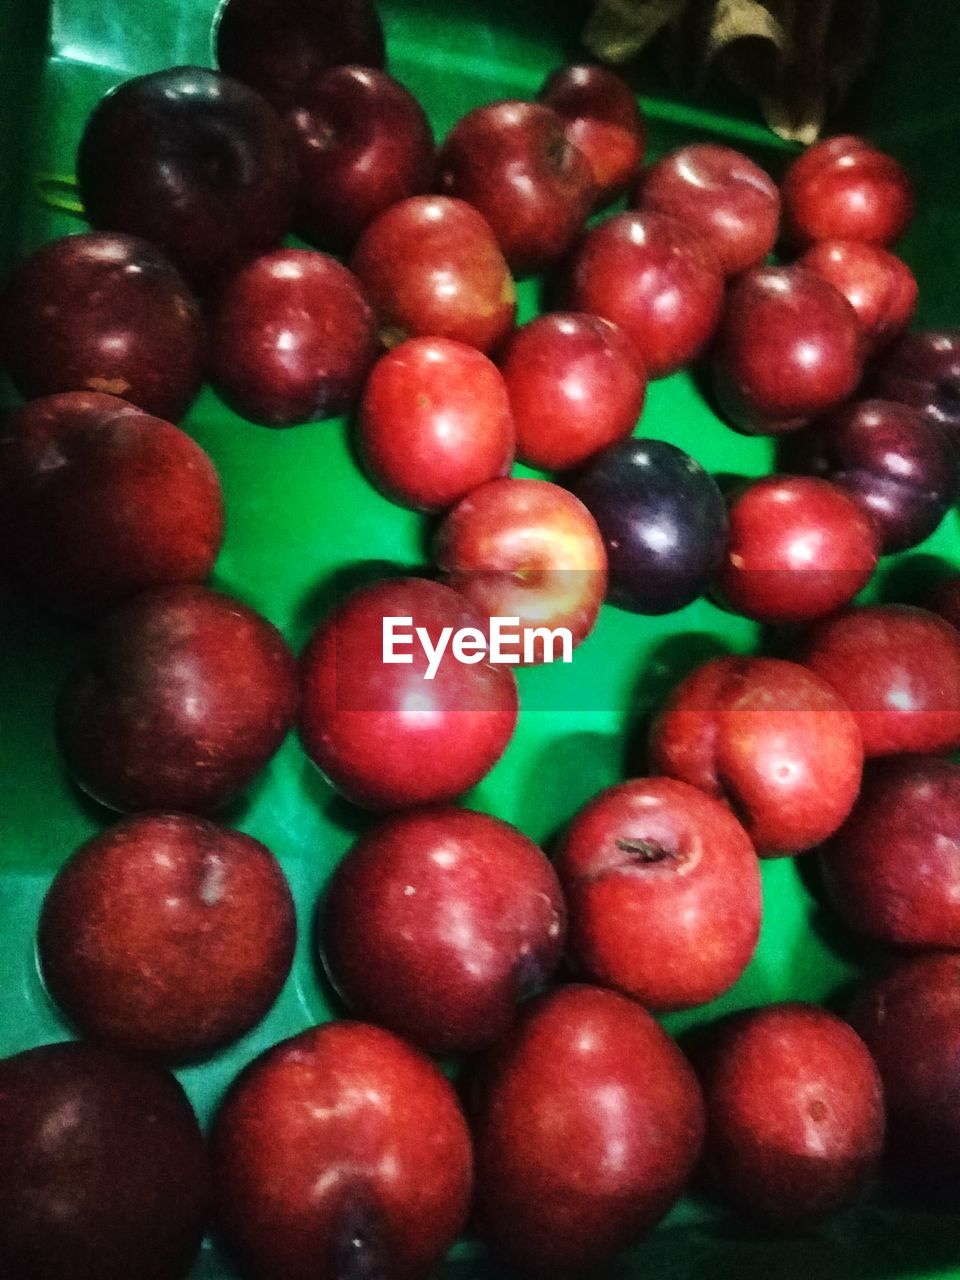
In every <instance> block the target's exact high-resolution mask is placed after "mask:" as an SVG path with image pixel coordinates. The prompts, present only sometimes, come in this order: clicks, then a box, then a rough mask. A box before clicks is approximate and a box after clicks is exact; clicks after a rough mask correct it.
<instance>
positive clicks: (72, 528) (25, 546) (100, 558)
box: [0, 391, 223, 618]
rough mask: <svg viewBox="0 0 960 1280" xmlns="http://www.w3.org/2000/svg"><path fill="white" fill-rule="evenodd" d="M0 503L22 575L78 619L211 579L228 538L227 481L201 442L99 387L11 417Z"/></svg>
mask: <svg viewBox="0 0 960 1280" xmlns="http://www.w3.org/2000/svg"><path fill="white" fill-rule="evenodd" d="M51 462H53V463H54V464H55V465H51ZM0 504H2V505H3V507H4V514H3V517H2V519H3V522H4V524H5V526H6V532H5V538H6V542H7V547H6V556H7V559H8V563H9V567H10V569H11V571H12V574H13V575H14V576H15V578H16V580H17V582H18V584H19V585H20V587H21V588H22V589H23V590H24V591H25V592H26V593H27V594H28V595H29V596H31V597H32V598H33V599H34V600H36V601H38V602H39V603H40V604H43V605H45V606H46V607H47V608H49V609H52V610H54V611H55V612H57V613H62V614H66V615H68V616H70V617H78V618H88V617H93V616H95V615H97V614H100V613H102V612H103V611H104V610H105V609H107V608H109V607H111V606H113V605H115V604H118V603H119V602H120V601H121V600H124V599H126V598H128V597H129V596H132V595H134V594H136V593H137V592H139V591H143V590H145V589H147V588H149V587H155V586H159V585H163V584H167V583H175V582H196V581H201V580H202V579H204V578H206V577H207V575H208V574H209V573H210V571H211V569H212V568H213V565H214V561H215V560H216V558H217V553H218V552H219V550H220V545H221V543H222V541H223V494H222V491H221V489H220V480H219V478H218V476H217V473H216V470H215V469H214V466H213V463H212V462H211V460H210V458H209V457H208V456H207V454H206V453H205V452H204V451H203V449H201V448H200V446H199V445H198V444H196V443H195V442H194V441H193V440H192V439H191V438H190V437H189V436H188V435H186V433H185V432H183V431H180V430H179V429H178V428H177V427H174V426H172V425H171V424H170V423H169V422H162V421H161V420H160V419H159V418H152V417H150V416H149V415H148V414H145V413H142V412H141V411H140V410H139V409H138V408H136V406H134V405H132V404H128V403H127V402H126V401H125V400H118V399H116V398H115V397H114V396H105V395H100V394H98V393H97V392H95V391H68V392H64V393H63V394H62V395H56V396H45V397H44V398H42V399H40V400H34V401H32V402H31V403H29V404H26V405H23V406H21V407H20V408H19V409H17V410H16V411H15V412H14V413H12V414H11V415H10V417H9V419H8V420H7V422H6V424H5V427H4V428H3V429H0Z"/></svg>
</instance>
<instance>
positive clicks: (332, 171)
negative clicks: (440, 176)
mask: <svg viewBox="0 0 960 1280" xmlns="http://www.w3.org/2000/svg"><path fill="white" fill-rule="evenodd" d="M286 119H287V121H288V122H289V124H290V126H291V127H292V130H293V134H294V137H295V139H296V147H297V160H298V163H299V168H300V188H299V199H298V203H297V215H296V224H297V228H298V230H299V231H300V233H301V234H302V235H303V236H305V237H306V238H307V239H308V240H316V241H317V242H318V243H319V244H322V245H324V246H328V247H330V248H333V249H338V250H343V249H349V248H350V247H351V246H352V245H353V244H354V242H355V241H356V239H357V237H358V236H359V235H360V232H361V231H362V230H363V229H364V227H366V226H367V225H368V223H370V222H372V221H373V219H374V218H375V217H377V215H378V214H380V213H382V212H383V211H384V210H385V209H388V208H389V207H390V206H391V205H394V204H396V203H397V201H398V200H404V199H406V198H407V197H408V196H414V195H418V194H419V193H420V192H422V191H426V190H427V189H428V188H429V186H430V181H431V178H432V177H433V156H434V144H433V133H432V131H431V129H430V122H429V121H428V120H427V117H426V114H425V112H424V110H423V108H422V107H421V106H420V103H419V102H418V101H417V100H416V98H415V97H414V96H413V94H412V93H410V92H409V91H408V90H407V89H405V88H404V87H403V85H402V84H400V82H399V81H398V80H394V79H393V77H392V76H388V75H387V73H386V72H385V71H378V70H376V69H375V68H370V67H360V66H339V67H331V68H330V69H329V70H328V71H324V72H323V73H322V74H320V75H318V76H317V77H316V79H315V80H312V81H311V82H310V83H309V85H307V86H305V87H304V89H303V91H302V93H301V96H300V98H299V99H298V101H297V104H296V106H294V107H292V108H291V109H290V111H289V112H288V113H287V115H286Z"/></svg>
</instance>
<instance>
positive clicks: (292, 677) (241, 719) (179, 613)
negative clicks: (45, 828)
mask: <svg viewBox="0 0 960 1280" xmlns="http://www.w3.org/2000/svg"><path fill="white" fill-rule="evenodd" d="M296 702H297V683H296V667H295V664H294V660H293V655H292V654H291V653H290V650H289V649H288V648H287V646H286V644H285V643H284V639H283V636H281V634H280V632H279V631H277V629H276V627H274V626H272V625H271V624H270V623H269V622H268V621H267V620H266V618H263V617H261V616H260V614H258V613H255V612H254V611H253V610H252V609H249V608H248V607H247V606H246V605H243V604H241V603H240V601H239V600H234V599H232V598H231V597H230V596H225V595H221V594H220V593H219V592H218V591H211V590H209V588H207V587H198V586H187V585H184V586H174V587H158V588H156V589H154V590H153V591H145V592H143V593H142V594H141V595H139V596H135V597H134V599H132V600H129V601H127V603H126V604H123V605H121V606H120V607H119V608H118V609H115V610H114V611H113V612H112V613H110V614H108V615H107V616H106V618H104V620H103V622H102V623H101V624H100V626H99V627H98V628H97V631H96V632H95V634H94V637H93V641H92V644H91V646H90V649H89V650H88V652H87V653H86V655H85V656H84V658H83V659H82V660H81V662H80V664H79V666H77V667H76V668H75V669H74V671H73V672H72V673H71V674H70V676H68V678H67V681H66V684H65V685H64V687H63V690H62V692H61V695H60V703H59V707H58V720H59V723H58V728H59V737H60V747H61V750H62V752H63V756H64V760H65V762H66V765H67V769H68V771H69V773H70V774H71V775H72V776H73V778H74V780H75V781H76V782H77V783H78V785H79V786H81V787H82V788H83V789H84V791H86V792H87V793H88V794H89V795H91V796H93V797H94V799H96V800H99V801H100V803H101V804H105V805H108V806H109V807H110V808H113V809H120V810H123V811H125V812H134V811H136V810H140V809H173V810H180V811H182V812H184V813H205V812H207V811H209V810H212V809H216V808H219V807H220V806H222V805H224V804H226V803H227V801H228V800H230V799H232V798H233V796H234V795H236V794H237V792H238V791H240V790H241V789H242V788H243V787H245V786H246V785H247V783H248V782H250V781H251V780H252V779H253V778H254V776H255V775H256V774H257V773H259V772H260V770H261V769H262V768H263V766H264V765H265V764H266V763H267V761H268V760H269V759H270V757H271V756H272V755H273V754H274V752H275V751H276V750H277V748H278V747H279V746H280V743H281V742H282V741H283V738H284V735H285V734H286V732H287V729H288V728H289V727H290V724H291V721H292V719H293V716H294V712H295V709H296Z"/></svg>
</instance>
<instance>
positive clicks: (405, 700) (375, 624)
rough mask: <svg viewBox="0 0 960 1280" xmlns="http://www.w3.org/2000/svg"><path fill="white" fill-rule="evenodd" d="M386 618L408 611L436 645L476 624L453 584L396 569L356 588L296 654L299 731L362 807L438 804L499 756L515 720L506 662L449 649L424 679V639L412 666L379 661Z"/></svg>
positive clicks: (473, 780) (514, 700)
mask: <svg viewBox="0 0 960 1280" xmlns="http://www.w3.org/2000/svg"><path fill="white" fill-rule="evenodd" d="M385 617H409V618H412V620H413V623H412V625H413V627H423V628H425V630H426V631H427V633H428V635H429V637H430V641H431V644H433V645H434V646H435V645H437V643H438V642H439V638H440V632H441V629H442V628H443V627H452V628H453V631H454V633H456V632H457V631H458V630H460V629H461V628H464V627H475V628H477V629H482V627H483V623H482V620H481V619H480V617H479V616H478V615H477V614H476V613H475V612H474V610H473V609H472V608H471V607H470V605H469V604H468V603H467V601H466V600H464V598H463V597H462V596H461V595H459V594H458V593H457V592H456V591H453V590H451V588H450V587H446V586H443V585H442V584H441V583H439V582H428V581H427V580H426V579H425V578H397V579H390V580H387V581H384V582H378V583H374V584H373V585H372V586H369V587H362V588H361V589H360V590H358V591H356V592H354V593H353V594H352V595H350V596H348V597H347V598H346V599H345V600H343V601H342V602H341V603H340V604H339V605H337V607H336V608H335V609H334V610H333V611H332V612H331V613H329V614H328V615H327V617H326V618H325V619H324V620H323V621H322V622H321V623H320V625H319V627H318V628H317V630H316V631H315V632H314V634H313V637H312V638H311V640H310V642H309V644H308V645H307V648H306V650H305V651H304V653H303V656H302V658H301V661H300V669H301V689H302V694H301V709H300V733H301V737H302V740H303V745H304V749H305V751H306V753H307V755H308V756H309V757H310V759H311V760H312V761H313V762H314V764H315V765H316V766H317V767H318V768H319V769H320V770H321V772H322V773H323V774H325V775H326V777H327V779H328V781H329V782H330V783H331V784H332V785H333V786H334V787H335V788H336V789H337V790H338V791H339V792H340V793H341V795H343V796H345V797H346V798H347V799H348V800H350V801H351V802H352V803H353V804H357V805H360V806H361V807H362V808H365V809H375V810H383V809H401V808H411V807H414V806H417V805H427V804H439V803H443V802H445V801H448V800H454V799H456V797H458V796H460V795H462V794H463V793H464V792H465V791H468V790H469V789H470V788H471V787H472V786H474V785H475V784H476V783H477V782H479V781H480V779H481V778H482V777H484V775H485V774H487V773H488V772H489V771H490V769H492V768H493V765H494V764H495V763H496V761H497V760H498V759H499V758H500V756H501V755H502V753H503V751H504V750H505V748H506V746H507V743H508V742H509V741H510V738H511V736H512V734H513V730H514V727H515V725H516V721H517V705H518V698H517V684H516V679H515V678H514V675H513V672H512V671H511V670H510V668H509V667H507V666H500V665H494V664H492V663H489V662H484V663H482V664H481V665H479V666H470V665H466V664H464V663H462V662H459V661H457V660H456V659H455V658H454V656H453V654H452V652H451V651H450V649H449V648H448V649H447V651H446V653H445V654H444V656H443V658H442V659H441V660H440V664H439V667H438V669H437V672H436V676H435V678H434V679H433V680H429V681H428V680H426V679H425V674H426V670H427V660H426V657H425V656H424V652H423V649H422V647H421V646H420V645H418V644H415V645H414V646H413V648H412V651H411V650H410V649H405V650H400V651H399V652H402V653H403V654H404V655H409V656H411V657H412V658H413V662H412V663H411V664H409V665H385V664H384V662H383V650H384V627H383V619H384V618H385Z"/></svg>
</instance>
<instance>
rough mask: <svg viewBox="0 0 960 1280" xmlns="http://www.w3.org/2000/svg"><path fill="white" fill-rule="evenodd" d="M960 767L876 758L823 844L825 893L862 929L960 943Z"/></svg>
mask: <svg viewBox="0 0 960 1280" xmlns="http://www.w3.org/2000/svg"><path fill="white" fill-rule="evenodd" d="M958 844H960V765H956V764H952V763H951V762H950V761H948V760H941V759H939V758H937V757H929V756H919V757H916V756H914V757H911V756H898V757H894V758H893V759H890V760H878V761H876V762H875V763H874V764H872V765H871V766H870V767H869V768H868V769H867V771H866V774H865V775H864V781H863V787H862V790H861V792H860V796H859V799H858V800H857V803H856V804H855V805H854V807H853V812H852V813H851V814H850V816H849V818H847V820H846V822H845V823H844V824H843V826H842V827H841V828H840V830H839V831H838V832H837V833H836V834H835V835H834V836H833V838H832V839H831V840H830V841H829V842H828V843H827V844H826V845H825V846H824V848H823V850H822V853H821V857H820V866H821V871H822V878H823V883H824V886H825V888H826V890H827V896H828V897H829V899H830V902H831V903H832V905H833V906H834V908H835V909H836V910H837V911H838V912H839V913H840V915H841V916H842V917H843V920H844V921H845V923H846V924H848V925H849V926H850V928H851V929H853V930H854V931H855V932H856V933H859V934H862V935H864V936H866V937H868V938H873V939H875V940H877V941H878V942H883V943H886V944H888V945H891V946H897V947H912V948H920V949H934V948H940V947H960V869H958V868H957V866H956V854H955V851H956V849H957V846H958Z"/></svg>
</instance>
